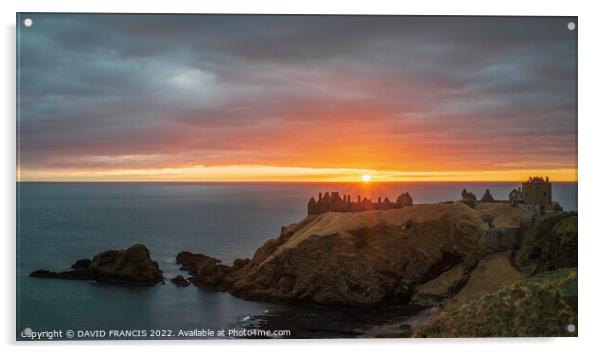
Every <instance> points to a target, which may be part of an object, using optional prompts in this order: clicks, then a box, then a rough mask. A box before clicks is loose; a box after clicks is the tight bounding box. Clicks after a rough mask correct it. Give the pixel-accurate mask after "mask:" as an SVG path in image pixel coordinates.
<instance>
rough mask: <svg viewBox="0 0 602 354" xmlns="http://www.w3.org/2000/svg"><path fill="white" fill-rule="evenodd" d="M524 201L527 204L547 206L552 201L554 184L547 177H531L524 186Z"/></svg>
mask: <svg viewBox="0 0 602 354" xmlns="http://www.w3.org/2000/svg"><path fill="white" fill-rule="evenodd" d="M522 199H523V203H525V204H527V205H540V206H546V205H548V204H550V202H551V201H552V184H551V183H550V179H549V178H548V177H546V179H545V180H544V179H543V177H529V180H528V181H527V182H525V183H523V187H522Z"/></svg>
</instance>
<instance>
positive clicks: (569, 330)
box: [566, 324, 577, 333]
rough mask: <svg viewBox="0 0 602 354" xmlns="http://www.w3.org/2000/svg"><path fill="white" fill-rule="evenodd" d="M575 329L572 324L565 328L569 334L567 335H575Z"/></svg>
mask: <svg viewBox="0 0 602 354" xmlns="http://www.w3.org/2000/svg"><path fill="white" fill-rule="evenodd" d="M576 329H577V328H576V327H575V325H574V324H569V325H568V326H566V331H567V332H569V333H575V330H576Z"/></svg>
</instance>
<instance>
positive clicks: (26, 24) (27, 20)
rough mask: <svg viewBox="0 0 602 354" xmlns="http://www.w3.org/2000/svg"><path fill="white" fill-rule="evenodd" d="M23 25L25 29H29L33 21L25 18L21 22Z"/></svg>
mask: <svg viewBox="0 0 602 354" xmlns="http://www.w3.org/2000/svg"><path fill="white" fill-rule="evenodd" d="M23 25H25V27H31V25H33V20H32V19H31V18H26V19H24V20H23Z"/></svg>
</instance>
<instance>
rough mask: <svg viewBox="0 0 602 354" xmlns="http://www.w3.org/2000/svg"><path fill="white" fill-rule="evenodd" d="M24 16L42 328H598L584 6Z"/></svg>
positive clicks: (25, 336) (26, 182)
mask: <svg viewBox="0 0 602 354" xmlns="http://www.w3.org/2000/svg"><path fill="white" fill-rule="evenodd" d="M17 23H18V26H17V28H18V30H17V49H18V51H17V52H18V62H17V73H18V76H17V88H18V95H17V99H18V102H17V103H18V117H17V122H18V137H17V141H18V166H17V174H18V182H17V191H18V194H17V195H18V197H17V198H18V200H17V217H18V223H17V225H18V228H17V245H18V246H17V304H18V308H17V319H16V321H17V333H16V338H17V339H18V340H116V339H119V340H124V339H125V340H128V339H131V340H138V339H147V340H148V339H160V340H168V339H169V340H177V339H191V338H193V339H223V338H229V339H232V338H234V339H244V338H343V337H362V338H375V337H487V336H491V337H498V336H500V337H501V336H549V337H554V336H576V335H577V333H578V321H577V161H576V154H577V130H576V126H577V115H576V111H577V101H576V73H577V67H576V66H577V61H576V59H577V58H576V46H577V30H578V29H577V19H576V18H572V17H437V16H432V17H426V16H313V15H312V16H301V15H299V16H287V15H269V16H268V15H159V14H156V15H150V14H145V15H136V14H129V15H125V14H57V13H53V14H50V13H21V14H18V16H17Z"/></svg>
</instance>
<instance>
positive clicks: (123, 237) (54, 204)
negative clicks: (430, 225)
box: [17, 182, 577, 339]
mask: <svg viewBox="0 0 602 354" xmlns="http://www.w3.org/2000/svg"><path fill="white" fill-rule="evenodd" d="M517 185H518V184H517V183H465V182H463V183H438V182H430V183H424V182H423V183H380V184H379V183H366V184H352V183H349V184H345V183H338V184H316V183H305V184H288V183H241V184H236V183H224V184H217V183H214V184H212V183H18V184H17V336H18V337H19V334H20V332H21V330H22V329H23V328H31V329H33V330H34V331H44V330H63V331H66V330H68V329H72V330H98V329H103V330H110V329H116V330H122V329H146V330H152V329H171V330H174V331H176V330H180V329H183V330H193V329H213V330H220V329H228V328H241V327H245V326H246V325H247V323H246V322H248V321H249V320H252V319H253V318H259V317H261V316H265V314H266V313H270V312H278V311H285V310H290V307H287V306H286V305H277V304H268V303H260V302H251V301H245V300H241V299H238V298H236V297H234V296H231V295H229V294H225V293H216V292H209V291H205V290H202V289H199V288H196V287H193V286H191V287H188V288H178V287H176V286H173V285H172V284H171V283H169V282H166V284H165V285H161V286H155V287H148V288H141V287H125V286H118V285H106V284H98V283H94V282H86V281H72V280H56V279H39V278H30V277H28V275H29V273H30V272H32V271H34V270H37V269H50V270H63V269H67V268H68V267H69V266H70V265H71V264H72V263H73V262H74V261H75V260H77V259H80V258H91V257H92V256H93V255H95V254H97V253H99V252H101V251H104V250H108V249H124V248H127V247H129V246H131V245H133V244H135V243H142V244H144V245H146V246H147V247H148V248H149V250H150V252H151V257H152V258H153V259H154V260H156V261H157V262H158V263H159V266H160V268H161V269H162V270H163V271H164V273H165V276H166V277H167V278H171V277H173V276H176V275H178V274H183V275H186V274H184V272H182V271H180V270H179V267H178V266H177V265H176V264H175V257H176V255H177V254H178V252H180V251H182V250H188V251H191V252H201V253H204V254H207V255H210V256H213V257H216V258H219V259H221V260H222V261H224V262H225V263H230V262H232V261H233V260H234V259H235V258H239V257H251V256H252V255H253V253H254V251H255V249H256V248H257V247H259V246H260V245H261V244H263V242H265V241H266V240H267V239H269V238H274V237H277V236H278V235H279V232H280V228H281V226H283V225H288V224H291V223H294V222H297V221H299V220H301V219H302V218H303V217H305V215H306V212H307V210H306V209H307V201H308V200H309V198H310V197H312V196H317V194H318V192H326V191H338V192H339V193H341V194H351V195H352V196H353V200H355V198H356V195H358V194H360V195H362V196H368V197H372V198H373V199H376V198H377V197H378V196H382V197H383V198H384V197H385V196H386V197H389V199H391V200H394V199H395V198H396V197H397V196H398V195H399V194H400V193H402V192H406V191H408V192H410V194H411V195H412V197H413V198H414V203H434V202H440V201H447V200H456V199H458V197H459V195H460V191H461V190H462V188H467V189H468V190H469V191H472V192H474V193H475V194H476V195H477V197H479V198H480V197H481V195H482V194H483V192H484V191H485V189H486V188H488V189H490V190H491V193H492V194H493V196H494V197H495V198H498V199H507V195H508V193H509V192H510V191H511V190H512V188H514V187H516V186H517ZM552 188H553V192H552V193H553V197H554V198H553V199H554V200H556V201H558V202H559V203H560V204H561V205H562V206H563V208H564V209H565V210H577V184H576V183H554V184H553V187H552ZM328 311H330V312H331V313H332V310H328ZM327 313H328V312H327ZM283 329H286V328H283ZM310 330H311V328H310ZM145 339H149V338H145Z"/></svg>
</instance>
